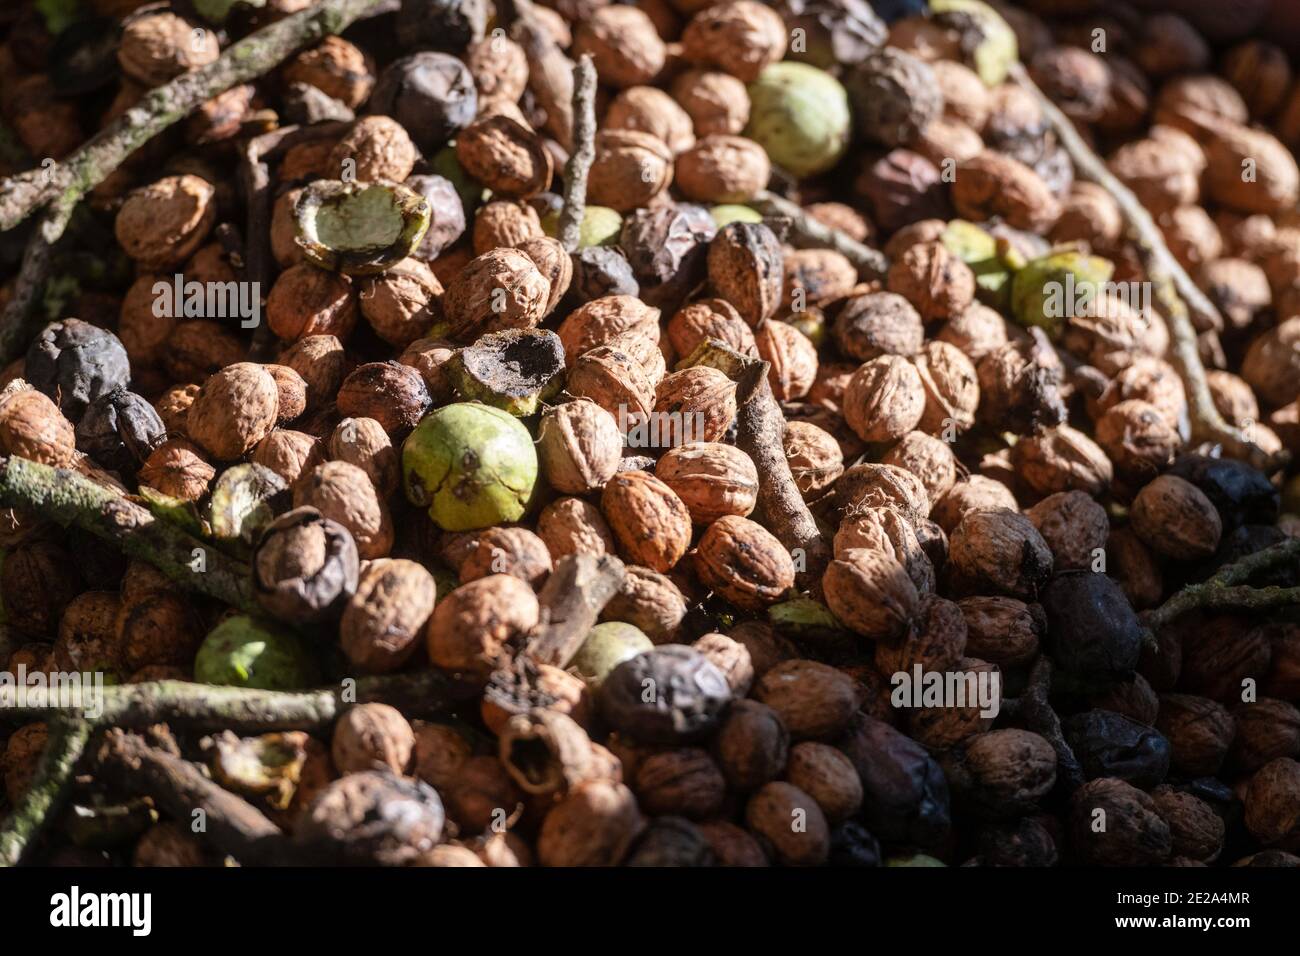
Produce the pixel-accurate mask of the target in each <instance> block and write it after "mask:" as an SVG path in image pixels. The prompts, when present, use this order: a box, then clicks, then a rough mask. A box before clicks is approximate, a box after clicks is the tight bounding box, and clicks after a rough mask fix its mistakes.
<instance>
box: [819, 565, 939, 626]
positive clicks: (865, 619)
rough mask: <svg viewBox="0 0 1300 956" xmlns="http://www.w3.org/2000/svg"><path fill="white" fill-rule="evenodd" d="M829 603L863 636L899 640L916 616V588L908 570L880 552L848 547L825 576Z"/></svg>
mask: <svg viewBox="0 0 1300 956" xmlns="http://www.w3.org/2000/svg"><path fill="white" fill-rule="evenodd" d="M822 590H823V592H824V593H825V595H826V603H827V605H828V606H829V607H830V609H831V613H833V614H834V615H835V616H836V617H837V618H838V619H839V620H840V622H841V623H842V624H844V626H845V627H848V628H849V629H850V630H852V631H854V632H856V633H858V634H861V635H862V636H863V637H868V638H871V639H872V640H879V641H897V640H898V639H899V638H901V637H902V636H903V635H904V634H905V633H906V629H907V626H908V624H909V623H910V622H911V620H912V619H913V617H914V616H915V614H916V609H917V606H918V602H919V600H920V599H919V597H918V595H917V590H916V586H915V585H914V584H913V583H912V579H911V578H910V577H909V576H908V573H907V570H906V568H904V567H903V565H902V564H900V563H899V562H898V561H897V560H896V559H894V558H893V557H890V556H889V555H887V554H885V553H883V552H880V551H867V550H864V549H861V548H848V549H846V550H844V551H841V552H840V553H839V554H838V555H837V556H836V558H835V560H833V561H832V562H831V563H830V564H829V565H827V567H826V573H825V574H824V575H823V577H822Z"/></svg>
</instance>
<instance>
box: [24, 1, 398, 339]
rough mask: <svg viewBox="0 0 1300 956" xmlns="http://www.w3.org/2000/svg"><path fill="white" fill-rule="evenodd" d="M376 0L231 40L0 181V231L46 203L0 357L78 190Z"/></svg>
mask: <svg viewBox="0 0 1300 956" xmlns="http://www.w3.org/2000/svg"><path fill="white" fill-rule="evenodd" d="M380 2H381V0H321V2H320V3H318V4H316V5H315V6H313V7H311V8H310V9H307V10H303V11H302V12H300V13H295V14H293V15H292V16H288V17H285V18H284V19H283V20H279V21H277V22H275V23H272V24H270V25H269V26H267V27H264V28H263V29H261V30H258V31H257V32H256V33H253V34H251V35H249V36H247V37H245V38H244V39H242V40H240V41H239V42H238V43H234V44H231V45H230V46H229V47H227V48H226V50H225V51H224V52H223V53H222V54H221V56H219V57H218V58H217V59H216V60H214V61H213V62H211V63H209V64H207V65H206V66H203V67H200V68H199V69H197V70H194V71H193V72H190V73H185V74H183V75H181V76H178V77H177V78H176V79H174V80H172V81H171V82H170V83H165V84H163V85H162V86H159V87H156V88H154V89H152V90H150V91H149V92H148V93H146V94H145V95H144V96H143V97H142V98H141V100H140V102H139V103H137V104H136V105H135V106H133V107H131V108H130V109H129V110H127V111H126V112H125V113H123V114H122V115H121V116H120V117H118V118H117V119H116V120H114V121H113V122H112V123H110V124H109V125H108V126H106V127H104V129H103V130H101V131H100V132H99V133H98V134H96V135H95V136H94V137H93V138H92V139H90V140H89V141H88V142H87V143H85V144H84V145H83V146H82V147H81V148H80V149H78V150H77V151H76V152H75V153H73V154H72V155H71V156H70V157H68V158H67V159H65V160H64V161H63V162H61V163H58V164H57V165H55V166H54V167H53V168H52V169H51V170H49V171H47V170H46V169H35V170H29V171H27V172H25V173H19V174H17V175H15V176H10V177H9V178H7V179H5V180H3V181H0V232H3V231H5V230H8V229H12V228H13V227H14V226H16V225H18V224H19V223H20V222H22V221H23V220H24V219H26V218H27V217H28V216H30V215H31V214H32V213H34V212H35V211H36V210H37V209H39V208H41V207H42V206H48V207H49V208H48V211H47V212H46V215H45V218H44V219H43V220H42V221H41V225H40V228H39V229H38V230H37V234H36V235H35V236H33V238H32V240H31V244H30V245H29V247H28V250H27V253H26V254H25V255H24V257H23V265H22V270H21V271H20V272H19V275H18V280H17V286H16V288H15V290H14V295H13V297H12V299H11V300H10V302H9V304H8V305H7V306H6V307H5V310H4V314H3V317H2V318H0V362H7V361H8V360H9V359H10V358H11V357H12V356H13V354H14V352H15V350H16V349H17V348H18V347H19V346H20V345H21V344H25V342H26V340H27V338H28V337H29V336H28V330H27V328H26V322H27V320H28V316H29V314H30V309H31V307H32V304H33V303H34V302H35V299H36V296H37V295H38V293H39V290H40V288H41V286H43V285H44V283H45V279H46V276H47V274H48V271H49V259H50V255H49V253H50V247H52V246H53V245H54V243H55V242H57V241H58V240H59V237H60V236H62V235H63V231H64V230H65V229H66V228H67V225H68V221H69V219H70V218H71V216H72V210H73V209H74V208H76V205H77V203H79V202H80V201H81V199H82V197H83V196H85V195H86V194H87V193H88V192H90V191H91V190H92V189H94V188H95V187H96V186H98V185H99V184H100V183H101V182H103V181H104V180H105V179H106V178H108V176H109V175H111V174H112V173H113V171H114V170H115V169H117V168H118V166H120V165H121V164H122V162H123V161H124V160H126V158H127V157H128V156H130V155H131V154H132V153H133V152H134V151H135V150H136V149H137V148H139V147H140V146H142V145H144V143H146V142H148V141H149V140H150V139H152V138H153V137H154V136H156V135H157V134H158V133H161V132H162V131H163V130H165V129H167V128H168V127H169V126H172V125H173V124H175V123H177V122H179V121H180V120H182V119H184V118H185V117H186V116H188V115H189V114H190V113H191V112H193V111H194V110H195V109H197V108H198V107H200V106H201V105H203V103H205V102H207V101H208V100H210V99H212V97H214V96H217V95H219V94H221V93H224V92H225V91H226V90H229V89H230V88H231V87H234V86H238V85H240V84H241V83H247V82H249V81H251V80H255V79H257V78H258V77H259V76H261V75H262V74H264V73H266V72H268V71H269V70H271V69H273V68H275V67H276V66H278V65H279V64H280V63H281V62H282V61H283V60H284V59H286V58H287V57H288V56H289V55H290V54H292V53H294V52H295V51H296V50H298V49H300V48H302V47H304V46H307V45H308V44H311V43H315V42H317V41H318V40H320V39H322V38H323V37H326V36H329V35H331V34H337V33H341V32H343V30H344V29H346V28H347V27H348V26H349V25H350V24H351V23H352V22H354V21H355V20H357V19H359V18H360V17H362V16H363V15H365V14H366V13H368V12H370V11H371V9H372V8H374V7H375V6H377V5H378V4H379V3H380Z"/></svg>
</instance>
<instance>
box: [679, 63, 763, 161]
mask: <svg viewBox="0 0 1300 956" xmlns="http://www.w3.org/2000/svg"><path fill="white" fill-rule="evenodd" d="M671 92H672V97H673V99H674V100H675V101H676V102H678V103H680V104H681V107H682V109H683V110H685V111H686V113H687V115H689V116H690V118H691V123H692V124H693V125H694V127H695V134H696V135H697V136H712V135H724V136H735V135H736V134H738V133H740V131H741V130H743V129H744V128H745V124H746V123H748V122H749V91H748V90H747V89H746V88H745V84H744V83H743V82H741V81H740V80H738V79H736V77H734V76H732V75H731V74H729V73H720V72H717V71H715V70H686V71H685V72H683V73H681V74H680V75H678V76H677V78H676V79H674V80H673V84H672V89H671ZM680 172H681V171H680V169H679V170H678V174H679V175H680Z"/></svg>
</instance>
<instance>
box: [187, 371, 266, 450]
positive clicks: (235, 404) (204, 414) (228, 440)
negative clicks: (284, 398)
mask: <svg viewBox="0 0 1300 956" xmlns="http://www.w3.org/2000/svg"><path fill="white" fill-rule="evenodd" d="M279 407H280V393H279V389H278V388H277V387H276V383H275V379H274V378H272V377H271V375H270V374H269V373H268V372H267V371H266V369H265V368H264V367H263V366H261V365H257V364H255V363H252V362H238V363H236V364H234V365H229V366H227V367H226V368H224V369H222V370H221V371H220V372H217V373H216V374H215V375H213V376H211V377H210V378H209V379H208V380H207V381H206V382H204V383H203V387H202V388H201V389H200V390H199V393H198V395H197V396H195V398H194V402H193V404H192V405H191V406H190V410H189V414H188V416H187V417H186V424H185V431H186V434H187V435H188V436H189V438H190V439H191V440H192V441H194V442H195V443H197V444H198V445H199V446H200V447H202V448H203V449H204V450H205V451H207V452H208V453H209V454H211V455H212V456H213V457H214V458H216V459H218V460H220V461H232V460H234V459H236V458H241V457H243V455H244V454H245V453H246V452H247V451H249V450H250V449H251V448H252V447H253V446H254V445H256V444H257V443H258V442H259V441H261V440H262V439H263V438H265V437H266V436H267V435H268V434H270V432H271V429H272V428H274V427H275V423H276V419H277V416H278V414H279Z"/></svg>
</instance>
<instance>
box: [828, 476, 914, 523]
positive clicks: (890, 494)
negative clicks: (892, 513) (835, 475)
mask: <svg viewBox="0 0 1300 956" xmlns="http://www.w3.org/2000/svg"><path fill="white" fill-rule="evenodd" d="M835 492H836V495H837V497H838V498H839V499H840V503H841V504H842V505H843V510H844V513H845V516H846V517H853V516H854V515H857V514H859V513H861V512H862V511H865V510H867V509H869V508H893V509H894V510H896V511H897V512H898V513H899V514H901V515H902V516H903V517H904V518H906V519H907V520H908V521H910V522H911V523H912V527H913V528H919V527H921V525H922V524H923V522H924V521H925V516H926V515H927V514H929V512H930V497H929V495H927V494H926V491H925V483H924V482H923V481H921V479H920V478H918V477H917V476H916V475H914V474H912V473H911V472H910V471H907V470H905V469H903V468H899V467H897V466H896V465H876V464H872V463H871V462H862V463H860V464H857V465H854V466H853V467H852V468H850V469H848V470H847V471H845V472H844V474H843V475H841V476H840V480H839V481H837V482H836V483H835Z"/></svg>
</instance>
